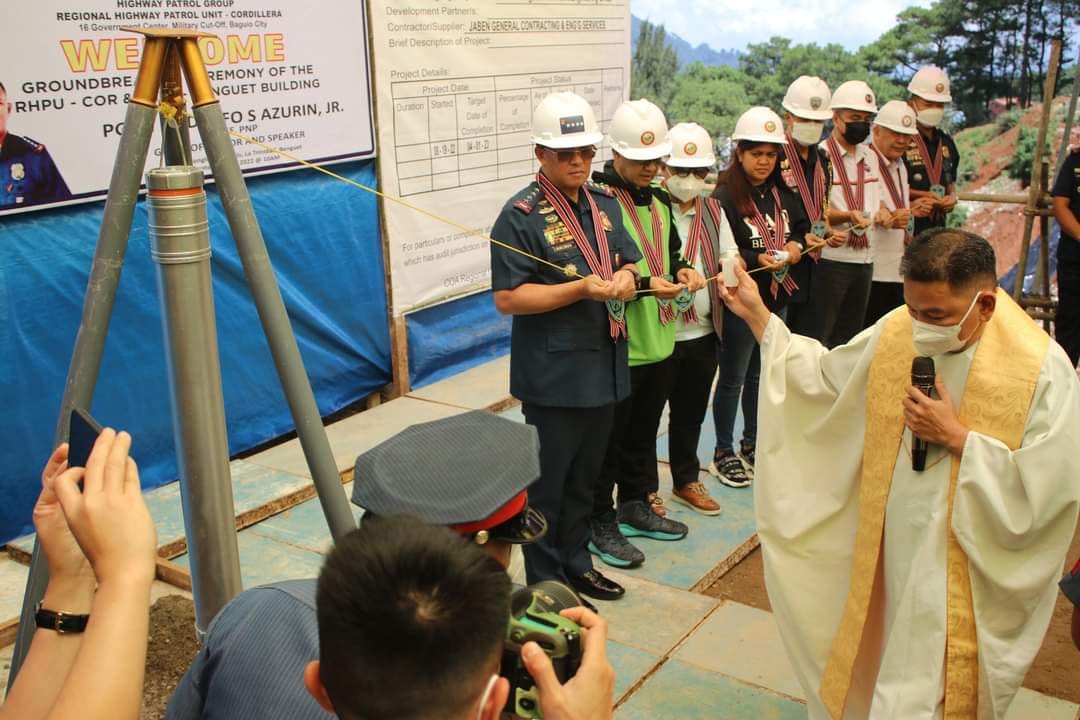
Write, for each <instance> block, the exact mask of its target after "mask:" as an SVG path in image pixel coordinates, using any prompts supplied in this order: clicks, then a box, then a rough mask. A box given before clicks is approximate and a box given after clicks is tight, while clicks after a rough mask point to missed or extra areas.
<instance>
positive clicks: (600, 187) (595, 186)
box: [585, 180, 615, 197]
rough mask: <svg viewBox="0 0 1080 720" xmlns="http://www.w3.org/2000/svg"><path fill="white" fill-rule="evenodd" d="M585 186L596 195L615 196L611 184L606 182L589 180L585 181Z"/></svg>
mask: <svg viewBox="0 0 1080 720" xmlns="http://www.w3.org/2000/svg"><path fill="white" fill-rule="evenodd" d="M585 186H586V187H587V188H589V190H591V191H593V192H594V193H596V194H598V195H603V196H605V197H615V191H614V190H612V189H611V186H610V185H608V184H607V183H602V182H596V181H595V180H589V181H588V182H587V183H585Z"/></svg>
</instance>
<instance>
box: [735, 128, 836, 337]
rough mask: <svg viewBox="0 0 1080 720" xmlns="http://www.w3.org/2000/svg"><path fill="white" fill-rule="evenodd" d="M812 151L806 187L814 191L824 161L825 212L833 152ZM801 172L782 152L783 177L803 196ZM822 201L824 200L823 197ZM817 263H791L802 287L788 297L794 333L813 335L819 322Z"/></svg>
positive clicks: (806, 164)
mask: <svg viewBox="0 0 1080 720" xmlns="http://www.w3.org/2000/svg"><path fill="white" fill-rule="evenodd" d="M809 150H810V152H808V153H807V154H806V159H805V160H803V159H802V158H800V163H799V164H800V165H801V166H802V168H801V169H802V173H803V177H804V178H806V187H808V188H809V189H810V192H813V191H814V173H815V170H816V168H817V167H818V165H819V163H820V165H821V169H822V171H823V173H824V175H825V198H824V202H825V205H823V206H822V212H823V213H824V211H825V208H826V207H827V203H828V198H829V178H831V177H832V165H831V163H830V160H829V153H828V152H827V151H826V150H825V148H823V147H821V146H820V145H815V146H813V147H811V148H810V149H809ZM798 171H799V169H797V168H792V167H791V164H790V163H789V162H788V160H787V157H786V156H785V155H784V154H781V156H780V176H781V178H783V180H784V185H786V186H787V188H788V189H789V190H791V192H793V193H795V194H796V195H799V184H798V181H797V180H796V179H795V174H794V173H796V172H798ZM800 199H801V198H800ZM819 202H821V199H820V198H819ZM733 227H734V226H733ZM815 265H817V261H816V260H815V259H814V258H812V257H806V258H803V259H802V261H801V262H799V263H798V264H797V265H793V266H791V270H790V272H791V277H792V278H794V280H795V282H796V284H798V286H799V289H798V290H796V291H795V293H794V294H793V295H791V297H789V298H788V317H787V323H788V327H789V328H791V332H793V333H798V334H799V335H806V336H807V337H812V336H813V328H814V325H815V323H814V322H813V319H812V317H811V315H810V312H809V306H810V305H809V303H810V286H811V285H813V282H814V266H815Z"/></svg>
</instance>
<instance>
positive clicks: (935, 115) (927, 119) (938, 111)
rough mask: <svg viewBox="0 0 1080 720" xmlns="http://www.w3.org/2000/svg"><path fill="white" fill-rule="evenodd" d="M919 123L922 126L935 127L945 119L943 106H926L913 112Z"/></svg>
mask: <svg viewBox="0 0 1080 720" xmlns="http://www.w3.org/2000/svg"><path fill="white" fill-rule="evenodd" d="M915 117H916V118H918V120H919V124H920V125H922V126H924V127H932V128H936V127H937V126H938V125H940V124H941V121H942V120H944V119H945V108H926V109H924V110H919V111H918V112H917V113H915Z"/></svg>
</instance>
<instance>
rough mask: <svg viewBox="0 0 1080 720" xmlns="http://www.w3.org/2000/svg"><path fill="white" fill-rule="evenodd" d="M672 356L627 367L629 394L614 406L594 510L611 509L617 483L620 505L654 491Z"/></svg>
mask: <svg viewBox="0 0 1080 720" xmlns="http://www.w3.org/2000/svg"><path fill="white" fill-rule="evenodd" d="M672 367H673V366H672V362H671V358H670V357H668V358H665V359H664V360H661V361H660V362H656V363H650V364H648V365H637V366H632V367H631V368H630V397H628V398H627V399H625V400H623V401H622V402H620V403H618V404H617V405H616V406H615V421H614V423H613V424H612V428H611V438H610V440H609V441H608V447H607V454H606V456H605V457H604V464H603V469H602V470H601V471H600V478H599V481H598V482H597V483H596V494H595V496H594V500H593V513H594V515H597V516H602V515H605V514H608V513H610V512H611V511H612V507H611V495H612V492H613V491H614V489H615V486H616V485H617V486H618V488H619V504H620V505H622V504H623V503H626V502H630V501H633V500H645V499H646V498H647V497H648V495H649V493H650V492H656V489H657V487H658V486H659V484H660V477H659V475H658V474H657V470H656V431H657V428H659V426H660V416H661V415H662V414H663V412H664V404H665V403H666V402H667V399H668V391H669V389H670V387H671V369H672Z"/></svg>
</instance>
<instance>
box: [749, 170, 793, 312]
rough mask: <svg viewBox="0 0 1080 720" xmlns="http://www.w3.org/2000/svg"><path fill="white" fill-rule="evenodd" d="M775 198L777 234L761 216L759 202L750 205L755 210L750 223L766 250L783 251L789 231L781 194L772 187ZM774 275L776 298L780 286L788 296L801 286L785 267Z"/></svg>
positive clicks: (774, 217)
mask: <svg viewBox="0 0 1080 720" xmlns="http://www.w3.org/2000/svg"><path fill="white" fill-rule="evenodd" d="M772 197H773V229H774V230H775V231H776V232H775V234H774V233H772V232H770V231H769V223H768V222H767V221H766V220H765V217H764V216H763V215H762V214H761V210H759V209H758V206H757V201H753V202H751V203H750V208H751V209H752V210H753V214H752V215H751V216H750V218H749V219H750V222H752V223H753V224H754V227H756V228H757V230H758V234H759V235H761V241H762V242H763V243H764V244H765V249H766V250H777V251H779V250H783V249H784V231H785V230H786V229H787V228H786V227H785V223H784V206H783V205H781V204H780V193H779V191H777V189H776V186H775V185H773V187H772ZM777 275H778V273H772V276H773V278H772V284H771V285H770V286H769V289H770V290H771V291H772V296H773V297H774V298H775V297H776V296H777V294H778V293H779V291H780V284H783V286H784V290H786V291H787V294H788V295H792V294H794V292H795V291H796V290H798V289H799V286H798V285H796V284H795V279H794V278H793V277H791V274H790V273H789V272H788V268H787V267H785V268H784V270H783V272H782V273H779V279H778V278H777Z"/></svg>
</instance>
